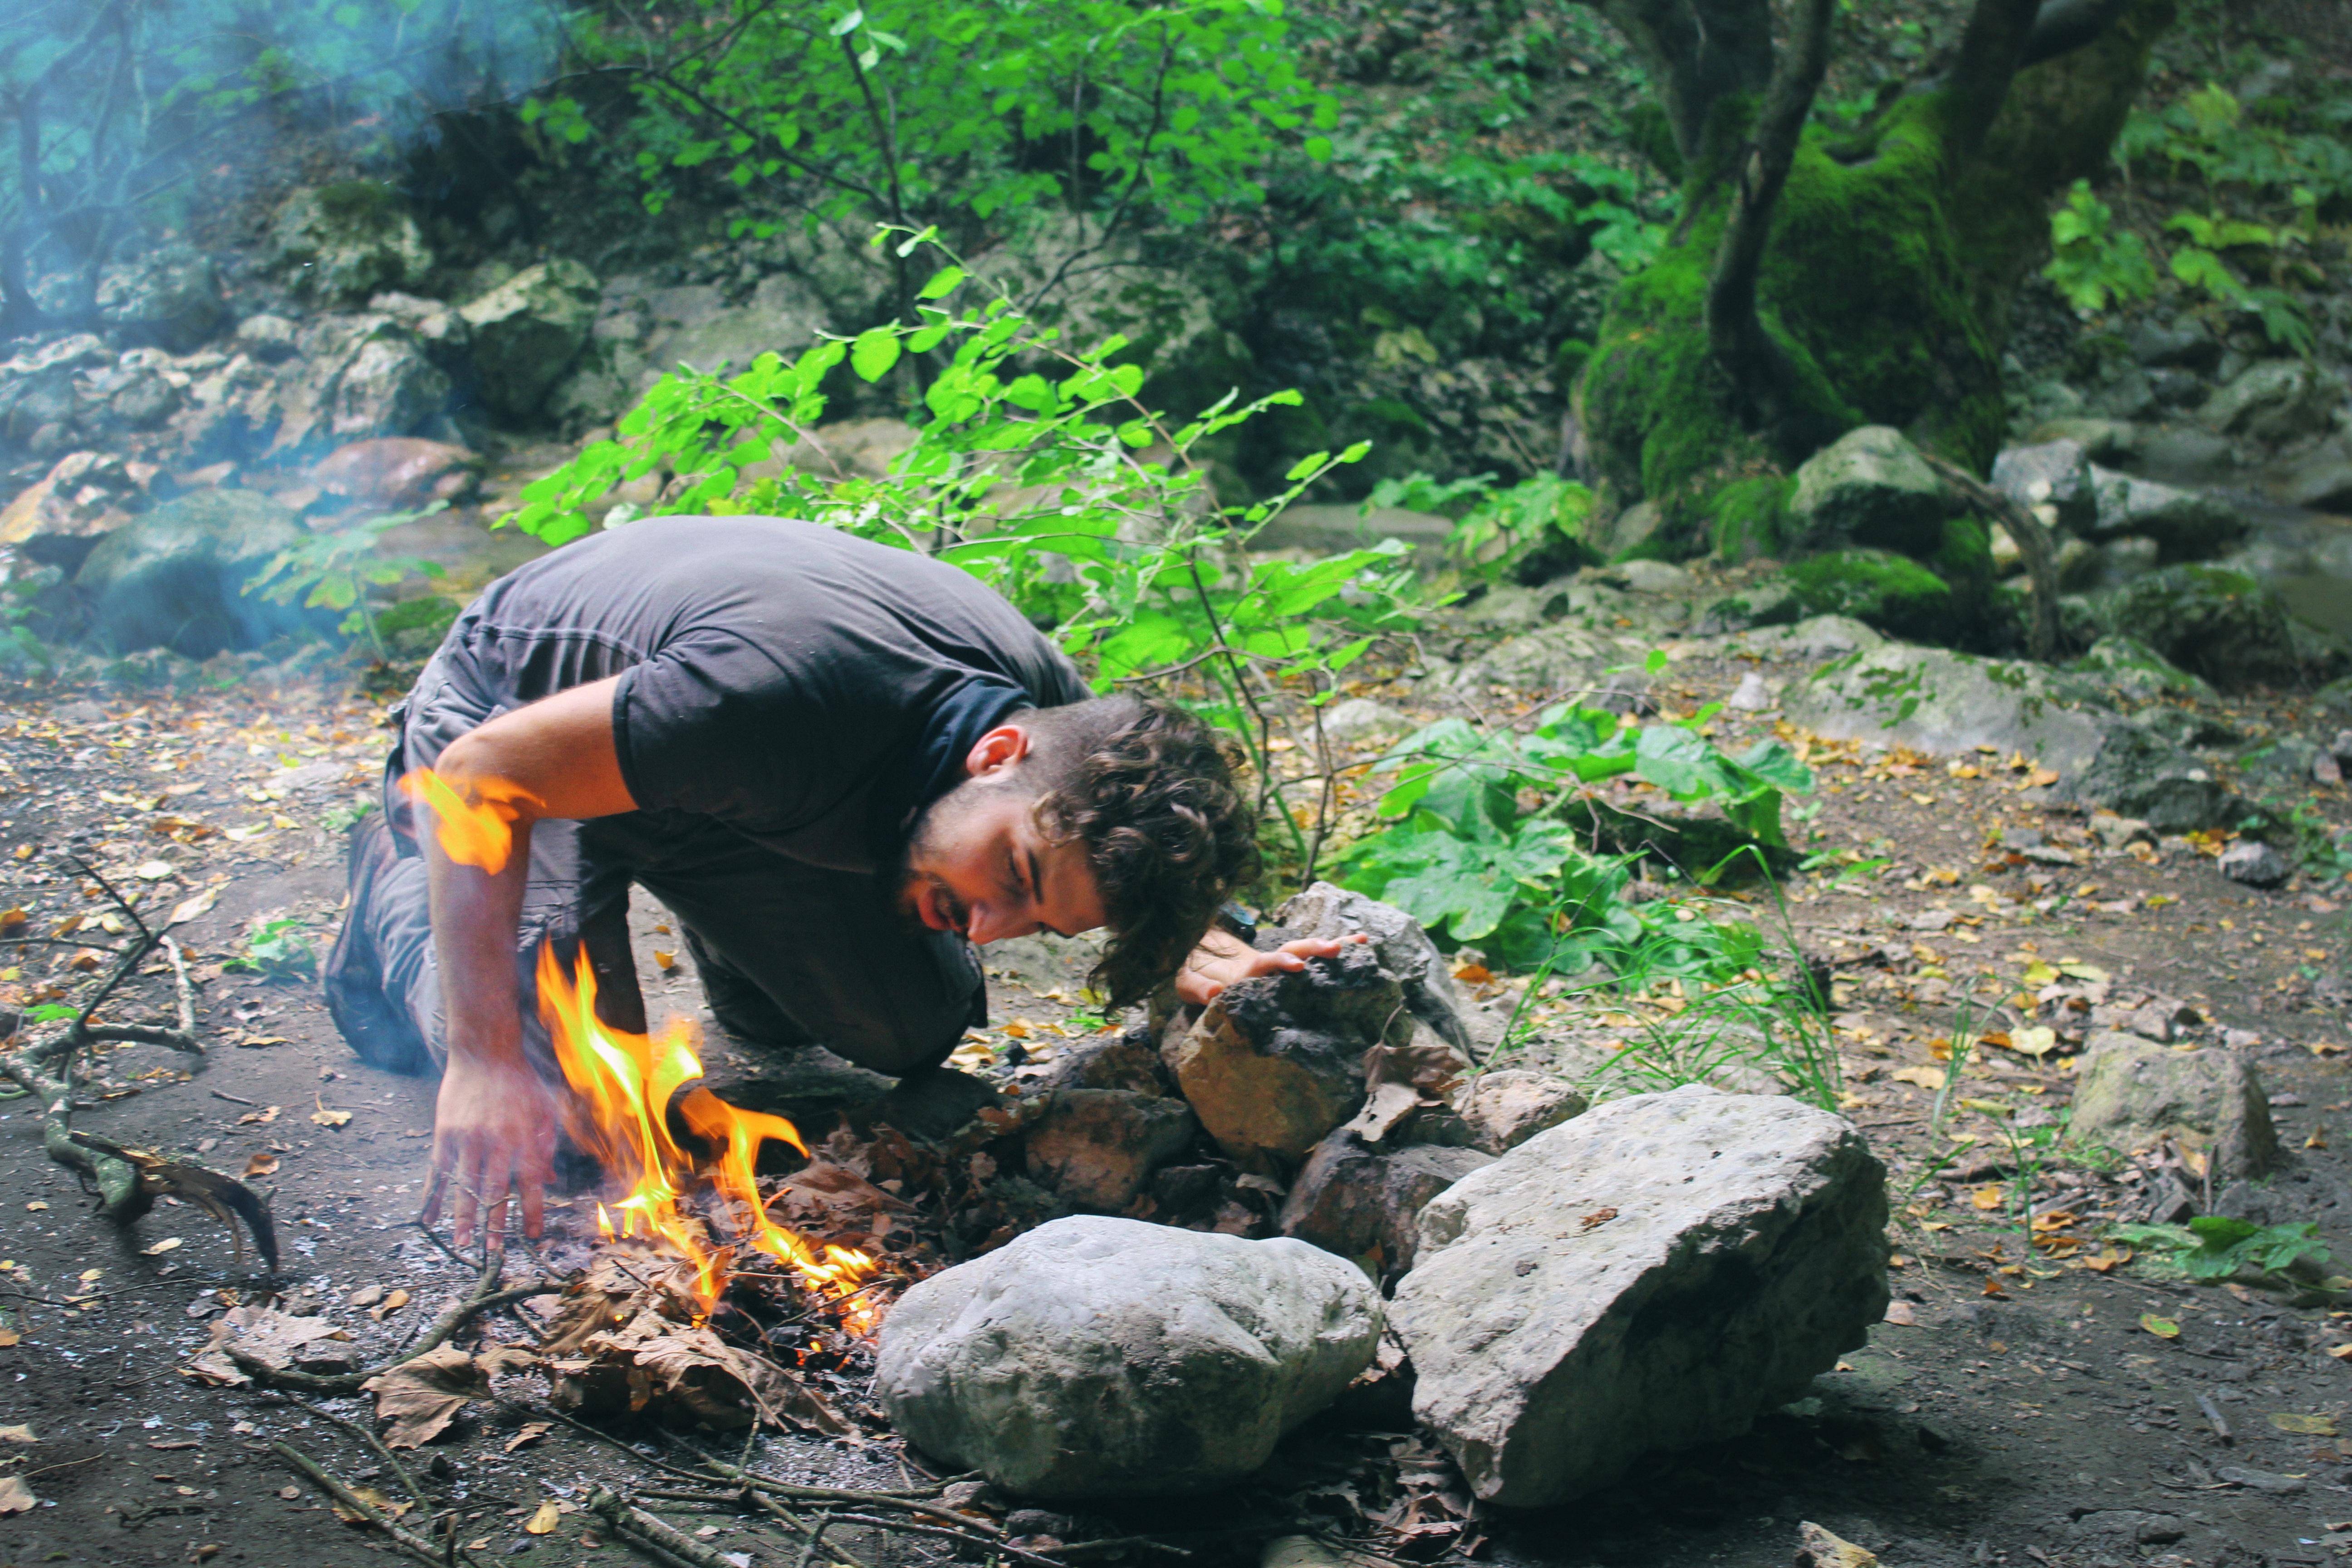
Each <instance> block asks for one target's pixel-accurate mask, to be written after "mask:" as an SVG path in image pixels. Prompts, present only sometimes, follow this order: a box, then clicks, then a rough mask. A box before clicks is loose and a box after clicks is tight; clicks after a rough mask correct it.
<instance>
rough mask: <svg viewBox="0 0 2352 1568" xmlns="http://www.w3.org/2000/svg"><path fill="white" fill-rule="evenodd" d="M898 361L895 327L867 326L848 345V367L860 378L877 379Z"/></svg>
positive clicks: (896, 331) (887, 372) (888, 371)
mask: <svg viewBox="0 0 2352 1568" xmlns="http://www.w3.org/2000/svg"><path fill="white" fill-rule="evenodd" d="M897 363H898V329H897V328H896V327H868V328H867V329H866V331H862V332H860V333H858V334H857V341H856V342H855V343H853V344H851V345H850V350H849V368H850V369H852V370H854V371H856V373H857V374H858V376H859V378H860V379H862V380H865V381H879V380H881V379H882V378H883V377H884V376H885V375H887V374H889V373H890V367H891V366H892V365H895V364H897Z"/></svg>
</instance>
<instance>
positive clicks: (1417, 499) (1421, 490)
mask: <svg viewBox="0 0 2352 1568" xmlns="http://www.w3.org/2000/svg"><path fill="white" fill-rule="evenodd" d="M1387 506H1397V507H1409V508H1411V509H1412V510H1416V511H1431V512H1436V513H1439V514H1440V515H1442V516H1444V517H1449V518H1452V519H1453V520H1454V530H1453V531H1452V532H1451V533H1450V534H1448V535H1447V536H1446V541H1445V556H1446V560H1447V561H1448V563H1450V564H1452V565H1453V566H1454V568H1455V569H1456V570H1458V571H1460V572H1461V573H1462V574H1464V575H1465V576H1469V577H1474V578H1479V579H1485V580H1488V581H1505V582H1520V583H1538V582H1541V581H1543V580H1545V579H1547V578H1549V577H1554V576H1557V575H1559V574H1560V573H1562V572H1567V571H1570V570H1573V569H1574V568H1576V567H1578V566H1583V565H1590V564H1592V563H1595V562H1596V561H1598V559H1599V557H1598V556H1597V555H1596V554H1595V553H1594V552H1593V551H1592V549H1591V546H1590V545H1588V544H1586V543H1585V542H1584V524H1585V520H1586V519H1587V518H1589V517H1590V516H1591V513H1592V492H1591V490H1590V489H1586V488H1585V487H1584V486H1582V485H1580V484H1578V483H1576V482H1575V481H1574V480H1572V479H1560V478H1559V477H1557V476H1556V475H1552V474H1538V475H1537V476H1536V477H1535V478H1533V479H1522V480H1521V481H1519V482H1518V483H1517V484H1515V485H1510V486H1506V487H1501V488H1498V487H1497V485H1496V477H1495V476H1494V475H1493V474H1473V475H1471V476H1470V477H1468V478H1467V479H1446V480H1441V479H1435V478H1433V477H1432V476H1431V475H1429V474H1426V473H1418V472H1416V473H1411V474H1406V475H1404V476H1402V478H1398V479H1382V480H1381V482H1380V483H1379V484H1377V485H1375V486H1373V487H1372V493H1371V495H1370V497H1369V498H1367V499H1366V500H1365V501H1364V505H1363V510H1365V511H1366V512H1368V513H1369V512H1370V511H1371V510H1373V509H1374V508H1377V507H1387Z"/></svg>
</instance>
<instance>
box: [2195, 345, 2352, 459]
mask: <svg viewBox="0 0 2352 1568" xmlns="http://www.w3.org/2000/svg"><path fill="white" fill-rule="evenodd" d="M2343 400H2344V385H2343V383H2341V382H2340V381H2338V380H2336V378H2335V377H2334V376H2331V375H2329V374H2326V373H2325V372H2323V371H2321V370H2319V369H2317V368H2316V367H2315V366H2314V365H2312V364H2310V363H2306V362H2305V361H2303V360H2300V359H2268V360H2263V361H2262V362H2261V363H2258V364H2254V365H2252V366H2250V367H2248V368H2247V369H2246V370H2245V371H2243V372H2242V373H2241V374H2239V376H2238V377H2237V379H2235V380H2234V381H2232V382H2231V383H2230V384H2229V385H2227V386H2224V387H2223V388H2221V391H2219V392H2217V393H2215V394H2214V395H2213V396H2212V398H2211V400H2210V401H2209V402H2208V403H2207V404H2206V405H2205V406H2204V407H2203V408H2202V409H2200V410H2199V411H2198V413H2199V417H2200V418H2201V419H2203V420H2204V421H2205V423H2206V424H2208V425H2210V426H2212V427H2213V428H2214V429H2216V430H2220V431H2221V432H2223V433H2224V434H2227V435H2231V436H2248V437H2252V438H2253V439H2255V440H2257V441H2263V442H2267V443H2269V444H2270V445H2272V446H2278V445H2280V444H2282V443H2284V442H2287V441H2292V440H2294V439H2295V438H2296V437H2302V436H2308V435H2311V434H2313V433H2314V432H2315V431H2320V430H2325V429H2326V428H2327V421H2328V416H2329V415H2330V414H2331V413H2333V412H2334V410H2335V408H2336V405H2337V404H2339V403H2341V402H2342V401H2343Z"/></svg>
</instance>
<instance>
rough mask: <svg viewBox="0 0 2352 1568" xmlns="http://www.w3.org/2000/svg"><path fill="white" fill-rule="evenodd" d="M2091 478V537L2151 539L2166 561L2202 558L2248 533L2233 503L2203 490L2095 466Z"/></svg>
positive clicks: (2249, 526)
mask: <svg viewBox="0 0 2352 1568" xmlns="http://www.w3.org/2000/svg"><path fill="white" fill-rule="evenodd" d="M2090 477H2091V492H2092V498H2093V516H2092V517H2091V518H2090V519H2089V520H2087V521H2086V522H2085V523H2084V531H2085V532H2087V533H2088V534H2089V535H2090V536H2091V537H2092V538H2094V539H2102V540H2105V539H2117V538H2122V537H2126V536H2129V537H2133V538H2139V539H2150V540H2154V541H2155V542H2156V544H2157V547H2158V549H2159V550H2160V551H2161V552H2163V555H2164V559H2166V560H2167V561H2201V560H2205V559H2208V558H2209V557H2211V556H2215V555H2219V554H2221V552H2223V551H2226V550H2227V549H2229V548H2230V546H2231V545H2232V544H2235V543H2236V542H2238V541H2239V540H2241V539H2243V538H2244V537H2245V536H2246V535H2247V534H2248V533H2249V532H2251V531H2252V524H2251V523H2249V522H2248V521H2246V519H2245V518H2244V516H2243V515H2242V514H2241V513H2240V512H2239V511H2238V510H2237V509H2236V508H2235V507H2232V506H2231V505H2230V504H2229V503H2227V502H2226V501H2223V500H2219V499H2218V498H2216V497H2214V496H2210V495H2208V494H2207V493H2205V492H2204V491H2202V490H2191V489H2182V488H2180V487H2179V486H2178V485H2166V484H2158V482H2157V481H2156V480H2154V479H2138V478H2136V477H2134V476H2133V475H2130V474H2120V473H2116V472H2115V471H2114V470H2113V469H2110V468H2098V467H2096V466H2093V467H2092V468H2091V469H2090Z"/></svg>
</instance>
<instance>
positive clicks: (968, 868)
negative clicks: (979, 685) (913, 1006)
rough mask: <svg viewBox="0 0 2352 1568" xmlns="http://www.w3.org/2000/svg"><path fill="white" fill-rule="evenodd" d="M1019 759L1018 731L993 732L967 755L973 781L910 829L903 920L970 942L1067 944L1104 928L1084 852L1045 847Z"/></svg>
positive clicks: (1073, 845)
mask: <svg viewBox="0 0 2352 1568" xmlns="http://www.w3.org/2000/svg"><path fill="white" fill-rule="evenodd" d="M1008 737H1010V739H1008ZM1027 749H1028V748H1027V737H1026V735H1025V734H1024V733H1023V732H1022V731H1019V730H1018V729H1017V728H1016V727H1013V726H1007V727H1005V728H1003V729H999V730H993V731H990V732H989V734H988V735H987V736H986V737H983V738H982V741H981V742H979V744H978V745H976V746H975V747H974V748H973V751H972V758H973V761H972V763H968V764H967V765H968V767H969V769H970V772H971V776H970V777H969V778H967V779H966V780H965V781H964V783H962V784H960V785H958V786H957V787H956V788H955V789H953V790H950V792H949V793H948V794H946V795H942V796H941V797H940V799H938V800H936V801H933V802H932V803H931V805H929V807H928V808H926V809H925V811H924V812H923V814H922V816H920V817H919V818H918V819H917V821H916V824H915V829H914V832H913V834H912V836H911V837H910V838H909V839H908V845H907V858H906V881H905V884H904V888H903V890H902V891H901V893H900V895H899V902H900V907H901V908H902V909H903V910H905V912H906V913H907V914H908V915H909V916H910V917H912V918H913V919H915V920H917V921H920V922H921V923H922V924H924V925H925V926H928V927H929V928H930V929H931V930H933V931H961V932H962V933H963V935H964V936H966V937H967V938H969V939H970V940H971V941H973V942H996V941H999V940H1001V939H1003V938H1005V937H1010V936H1027V935H1029V934H1030V933H1031V932H1033V931H1053V932H1054V933H1055V934H1056V935H1059V936H1075V935H1076V934H1077V933H1078V932H1079V931H1091V930H1093V929H1094V928H1095V927H1097V926H1098V925H1101V924H1102V923H1103V922H1104V921H1105V919H1106V918H1107V917H1106V916H1105V913H1104V910H1103V905H1102V895H1101V894H1100V893H1099V892H1098V891H1097V889H1096V887H1095V879H1094V871H1093V868H1091V867H1090V866H1089V865H1088V864H1087V852H1086V846H1085V845H1084V844H1082V843H1079V842H1077V841H1076V840H1073V841H1071V842H1069V843H1066V844H1055V843H1054V842H1053V841H1052V840H1050V839H1048V838H1047V837H1045V831H1044V830H1043V829H1042V828H1040V827H1039V826H1037V823H1036V821H1035V819H1034V816H1033V814H1032V811H1031V807H1032V805H1034V801H1035V796H1034V795H1033V794H1032V793H1031V791H1030V790H1029V789H1027V788H1026V787H1024V784H1023V783H1022V782H1020V781H1018V780H1016V778H1015V776H1014V772H1013V770H1014V765H1015V764H1016V763H1018V761H1019V759H1020V758H1021V756H1022V755H1024V754H1025V753H1026V752H1027Z"/></svg>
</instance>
